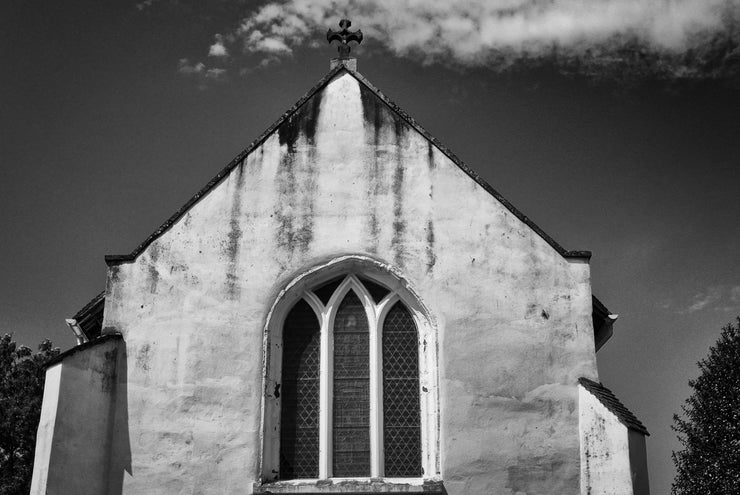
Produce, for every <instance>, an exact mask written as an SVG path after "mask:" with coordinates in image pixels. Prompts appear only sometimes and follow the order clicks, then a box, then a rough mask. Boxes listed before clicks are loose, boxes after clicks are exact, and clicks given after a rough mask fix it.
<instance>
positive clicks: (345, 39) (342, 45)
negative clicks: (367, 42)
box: [326, 19, 362, 58]
mask: <svg viewBox="0 0 740 495" xmlns="http://www.w3.org/2000/svg"><path fill="white" fill-rule="evenodd" d="M351 25H352V22H350V20H349V19H342V20H341V21H339V27H340V28H342V30H341V31H332V30H331V29H329V30H328V31H327V32H326V41H328V42H329V43H331V42H332V41H335V40H336V41H339V46H338V47H337V49H338V51H339V58H348V57H349V51H350V47H349V42H350V41H356V42H357V43H358V44H360V43H362V31H360V30H359V29H358V30H357V31H354V32H350V31H349V29H348V28H349V27H350V26H351Z"/></svg>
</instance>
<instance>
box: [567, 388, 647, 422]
mask: <svg viewBox="0 0 740 495" xmlns="http://www.w3.org/2000/svg"><path fill="white" fill-rule="evenodd" d="M578 383H580V384H581V385H583V387H584V388H585V389H586V390H588V391H589V392H591V394H592V395H593V396H594V397H596V398H597V399H599V402H601V403H602V404H604V407H606V408H607V409H609V411H611V412H612V413H613V414H614V415H615V416H616V417H617V418H618V419H619V421H620V422H621V423H622V424H623V425H624V426H626V427H627V428H631V429H633V430H636V431H639V432H640V433H643V434H645V435H648V436H649V435H650V433H648V431H647V428H645V425H643V424H642V423H641V422H640V420H639V419H637V417H636V416H635V415H634V414H632V412H631V411H630V410H629V409H627V408H626V407H625V406H624V404H622V403H621V402H619V399H617V397H616V396H615V395H614V394H613V393H612V391H611V390H609V389H608V388H606V387H605V386H604V385H602V384H601V383H599V382H595V381H593V380H589V379H588V378H579V379H578Z"/></svg>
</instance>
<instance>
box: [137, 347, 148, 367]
mask: <svg viewBox="0 0 740 495" xmlns="http://www.w3.org/2000/svg"><path fill="white" fill-rule="evenodd" d="M150 350H151V347H150V346H149V344H144V345H143V346H142V347H141V349H139V352H138V353H136V367H137V368H140V369H141V370H143V371H149V359H150V357H149V351H150Z"/></svg>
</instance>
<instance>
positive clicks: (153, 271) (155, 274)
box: [148, 244, 159, 294]
mask: <svg viewBox="0 0 740 495" xmlns="http://www.w3.org/2000/svg"><path fill="white" fill-rule="evenodd" d="M157 260H159V245H158V244H152V245H151V247H150V248H149V266H148V271H149V292H151V293H152V294H154V293H155V292H157V285H158V284H159V270H157Z"/></svg>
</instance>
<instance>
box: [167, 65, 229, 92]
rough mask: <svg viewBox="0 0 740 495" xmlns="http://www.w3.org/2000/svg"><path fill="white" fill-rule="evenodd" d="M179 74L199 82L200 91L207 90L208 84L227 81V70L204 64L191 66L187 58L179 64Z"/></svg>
mask: <svg viewBox="0 0 740 495" xmlns="http://www.w3.org/2000/svg"><path fill="white" fill-rule="evenodd" d="M177 70H178V72H180V73H181V74H185V75H186V76H188V77H193V78H195V79H196V80H197V81H198V88H199V89H206V87H207V83H208V82H216V81H223V80H224V79H226V69H223V68H219V67H210V68H209V67H207V66H206V65H205V64H204V63H203V62H198V63H195V64H191V63H190V61H188V59H186V58H181V59H180V61H179V63H178V69H177Z"/></svg>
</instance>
